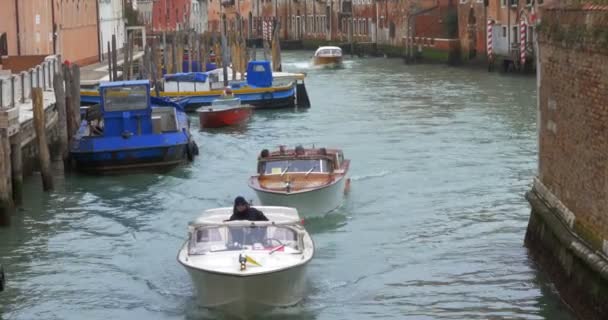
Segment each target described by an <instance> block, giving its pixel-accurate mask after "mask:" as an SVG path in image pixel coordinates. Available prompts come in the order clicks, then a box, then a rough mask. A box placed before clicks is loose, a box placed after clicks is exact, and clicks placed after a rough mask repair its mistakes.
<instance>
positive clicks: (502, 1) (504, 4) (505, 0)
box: [500, 0, 507, 8]
mask: <svg viewBox="0 0 608 320" xmlns="http://www.w3.org/2000/svg"><path fill="white" fill-rule="evenodd" d="M500 6H501V7H503V8H504V7H506V6H507V0H500Z"/></svg>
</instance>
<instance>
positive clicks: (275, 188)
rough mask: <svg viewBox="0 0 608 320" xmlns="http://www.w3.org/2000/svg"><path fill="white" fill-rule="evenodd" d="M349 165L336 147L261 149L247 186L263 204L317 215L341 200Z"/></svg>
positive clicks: (336, 205)
mask: <svg viewBox="0 0 608 320" xmlns="http://www.w3.org/2000/svg"><path fill="white" fill-rule="evenodd" d="M349 165H350V160H348V159H344V155H343V153H342V151H341V150H337V149H326V148H310V149H305V148H303V147H301V146H298V147H296V148H295V149H285V148H284V147H281V148H280V149H279V150H278V151H273V152H269V151H268V150H263V151H262V152H261V154H260V157H259V158H258V174H257V175H255V176H252V177H251V178H250V179H249V187H251V188H252V189H253V190H255V192H256V194H257V196H258V198H259V199H260V202H261V203H262V204H263V205H273V206H287V207H294V208H296V209H298V212H299V213H300V214H301V215H302V216H304V217H319V216H323V215H325V214H326V213H328V212H330V211H332V210H334V209H336V208H337V207H339V206H340V204H341V203H342V201H343V198H344V192H345V191H346V190H347V188H348V183H349V182H348V181H349V180H348V178H347V174H348V169H349Z"/></svg>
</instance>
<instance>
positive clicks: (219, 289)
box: [177, 207, 314, 318]
mask: <svg viewBox="0 0 608 320" xmlns="http://www.w3.org/2000/svg"><path fill="white" fill-rule="evenodd" d="M256 209H258V210H261V211H262V212H263V213H264V215H265V216H266V217H267V218H268V221H248V220H237V221H226V220H227V219H228V218H229V217H230V215H231V214H232V212H233V208H232V207H230V208H218V209H212V210H207V211H205V212H204V213H203V215H202V216H201V217H199V218H197V219H196V220H195V221H193V222H191V223H190V224H189V226H188V240H187V241H186V242H185V243H184V245H183V246H182V248H181V249H180V250H179V253H178V256H177V260H178V262H179V263H180V264H182V265H183V266H184V267H185V268H186V270H187V271H188V273H189V274H190V277H191V278H192V281H193V283H194V286H195V288H196V291H197V294H198V301H199V304H200V305H201V306H203V307H206V308H214V309H217V310H220V311H223V312H225V313H228V314H230V315H233V316H236V317H240V318H248V317H253V316H255V315H258V314H260V313H263V312H265V311H267V310H269V309H271V308H273V307H286V306H291V305H294V304H296V303H298V302H299V301H300V300H301V299H302V298H303V297H304V295H305V294H306V288H307V286H306V265H307V264H308V262H309V261H310V260H311V259H312V257H313V255H314V244H313V241H312V239H311V237H310V235H309V234H308V232H306V230H305V229H304V227H303V226H302V225H301V220H300V217H299V215H298V212H297V210H295V209H293V208H284V207H256Z"/></svg>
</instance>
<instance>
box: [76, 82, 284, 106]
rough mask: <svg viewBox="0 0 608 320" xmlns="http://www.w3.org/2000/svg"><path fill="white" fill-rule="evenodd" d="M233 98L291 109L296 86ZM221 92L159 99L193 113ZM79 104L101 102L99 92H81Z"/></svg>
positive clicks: (244, 92)
mask: <svg viewBox="0 0 608 320" xmlns="http://www.w3.org/2000/svg"><path fill="white" fill-rule="evenodd" d="M233 93H234V96H235V97H236V98H239V99H241V102H242V103H243V104H249V105H252V106H253V107H255V108H256V109H276V108H292V107H295V106H296V84H295V83H294V84H291V85H288V86H281V87H270V88H243V89H235V90H233ZM222 94H223V91H222V90H214V91H203V92H160V96H161V97H167V98H177V99H183V104H184V108H185V110H186V111H187V112H194V111H196V109H198V108H200V107H202V106H210V105H211V104H212V102H213V100H216V99H219V98H221V96H222ZM80 97H81V98H80V99H81V104H82V105H84V106H87V105H95V104H99V103H100V102H101V99H100V97H99V92H96V91H84V90H83V91H81V95H80Z"/></svg>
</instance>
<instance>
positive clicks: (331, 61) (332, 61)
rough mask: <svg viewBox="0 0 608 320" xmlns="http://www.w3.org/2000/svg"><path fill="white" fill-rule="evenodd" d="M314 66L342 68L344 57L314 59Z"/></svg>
mask: <svg viewBox="0 0 608 320" xmlns="http://www.w3.org/2000/svg"><path fill="white" fill-rule="evenodd" d="M314 64H315V65H316V66H336V67H338V66H341V65H342V57H341V56H340V57H314Z"/></svg>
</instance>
